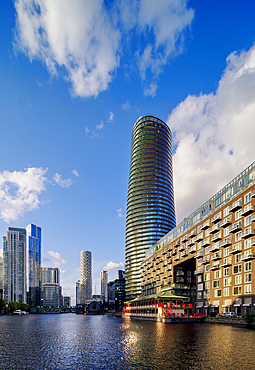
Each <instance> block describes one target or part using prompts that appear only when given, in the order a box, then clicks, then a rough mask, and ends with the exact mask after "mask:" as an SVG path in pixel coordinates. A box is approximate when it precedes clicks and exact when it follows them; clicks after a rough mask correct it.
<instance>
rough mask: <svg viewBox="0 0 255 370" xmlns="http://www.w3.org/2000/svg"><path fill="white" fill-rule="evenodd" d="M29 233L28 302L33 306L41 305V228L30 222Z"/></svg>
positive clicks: (27, 230) (27, 229)
mask: <svg viewBox="0 0 255 370" xmlns="http://www.w3.org/2000/svg"><path fill="white" fill-rule="evenodd" d="M26 232H27V233H26V234H27V254H26V256H27V273H26V274H27V303H28V304H29V305H30V306H31V307H36V306H40V305H41V298H42V297H41V290H42V278H41V228H40V227H39V226H36V225H34V224H30V225H28V226H27V228H26Z"/></svg>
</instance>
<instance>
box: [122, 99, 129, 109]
mask: <svg viewBox="0 0 255 370" xmlns="http://www.w3.org/2000/svg"><path fill="white" fill-rule="evenodd" d="M121 108H122V109H123V110H130V109H131V104H130V101H129V100H127V101H126V103H123V104H121Z"/></svg>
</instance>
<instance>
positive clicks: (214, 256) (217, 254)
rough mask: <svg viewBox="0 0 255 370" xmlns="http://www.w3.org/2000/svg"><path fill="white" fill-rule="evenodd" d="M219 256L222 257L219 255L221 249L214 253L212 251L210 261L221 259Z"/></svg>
mask: <svg viewBox="0 0 255 370" xmlns="http://www.w3.org/2000/svg"><path fill="white" fill-rule="evenodd" d="M221 257H222V255H221V251H218V252H216V253H214V254H213V255H212V257H211V260H212V261H216V260H219V259H221Z"/></svg>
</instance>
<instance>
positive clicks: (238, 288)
mask: <svg viewBox="0 0 255 370" xmlns="http://www.w3.org/2000/svg"><path fill="white" fill-rule="evenodd" d="M233 294H234V295H236V294H242V287H241V286H234V288H233Z"/></svg>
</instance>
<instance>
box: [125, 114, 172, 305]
mask: <svg viewBox="0 0 255 370" xmlns="http://www.w3.org/2000/svg"><path fill="white" fill-rule="evenodd" d="M175 226H176V221H175V208H174V194H173V174H172V134H171V130H170V129H169V127H168V126H167V125H166V124H165V122H163V121H161V120H160V119H158V118H156V117H152V116H145V117H140V118H139V119H138V120H137V122H136V123H135V125H134V128H133V131H132V143H131V162H130V173H129V184H128V200H127V219H126V246H125V253H126V297H127V300H130V299H133V298H136V297H137V296H138V295H139V294H140V293H141V262H142V261H143V259H144V258H145V251H146V250H147V249H148V248H150V247H151V246H152V245H154V244H155V243H156V242H157V241H158V240H159V239H160V238H161V237H162V236H164V235H165V234H167V232H168V231H170V230H171V229H172V228H174V227H175Z"/></svg>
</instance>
